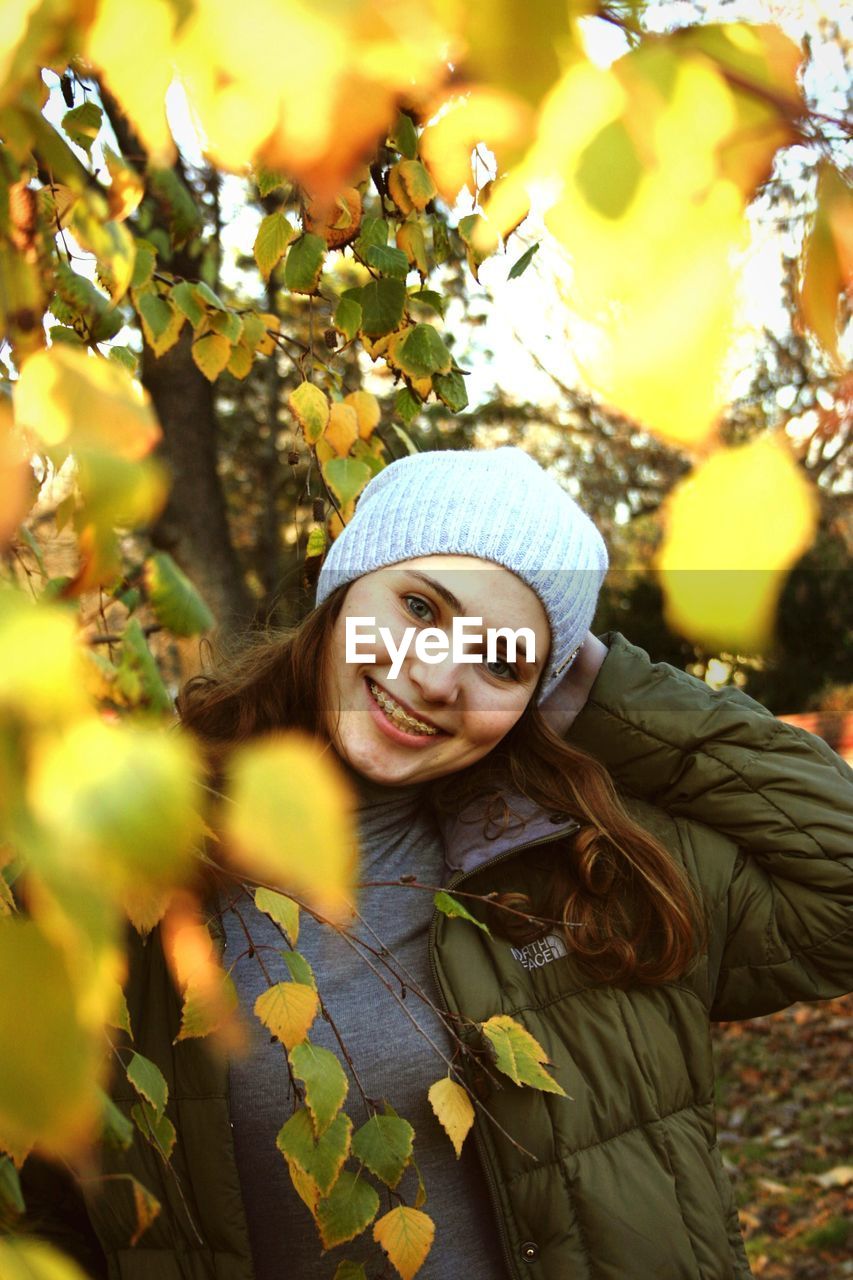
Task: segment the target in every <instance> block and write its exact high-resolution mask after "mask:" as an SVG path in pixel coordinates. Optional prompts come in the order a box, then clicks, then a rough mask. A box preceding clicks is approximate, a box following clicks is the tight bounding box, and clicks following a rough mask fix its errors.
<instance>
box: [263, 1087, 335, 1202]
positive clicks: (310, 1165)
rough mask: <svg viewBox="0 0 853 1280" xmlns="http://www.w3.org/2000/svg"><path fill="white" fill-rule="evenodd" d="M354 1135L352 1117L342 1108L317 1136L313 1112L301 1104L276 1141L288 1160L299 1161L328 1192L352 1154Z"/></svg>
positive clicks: (303, 1169) (326, 1193)
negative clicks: (351, 1142) (352, 1138)
mask: <svg viewBox="0 0 853 1280" xmlns="http://www.w3.org/2000/svg"><path fill="white" fill-rule="evenodd" d="M351 1137H352V1120H350V1118H349V1116H348V1115H347V1114H346V1112H345V1111H339V1112H338V1114H337V1115H336V1116H335V1118H334V1120H333V1121H332V1123H331V1124H330V1125H329V1127H328V1129H326V1131H325V1133H323V1134H322V1135H321V1136H320V1137H319V1138H315V1137H314V1126H313V1123H312V1120H311V1114H310V1112H309V1111H308V1109H307V1107H300V1109H299V1110H298V1111H294V1113H293V1115H292V1116H291V1117H290V1119H289V1120H287V1121H286V1122H285V1124H284V1125H282V1127H281V1129H280V1130H279V1134H278V1137H277V1138H276V1140H275V1143H276V1146H277V1147H278V1149H279V1151H280V1152H281V1154H282V1155H283V1156H284V1158H285V1159H286V1160H287V1161H288V1163H290V1162H291V1161H292V1162H293V1163H294V1164H295V1165H298V1167H299V1168H300V1169H301V1170H302V1172H303V1173H306V1174H307V1175H308V1177H309V1178H311V1179H312V1181H313V1182H314V1183H315V1185H316V1187H317V1190H318V1191H319V1193H320V1195H321V1196H327V1195H328V1194H329V1193H330V1191H331V1190H332V1188H333V1187H334V1185H335V1183H336V1181H337V1179H338V1175H339V1174H340V1172H341V1169H342V1168H343V1166H344V1161H345V1160H346V1158H347V1156H348V1155H349V1150H350V1140H351Z"/></svg>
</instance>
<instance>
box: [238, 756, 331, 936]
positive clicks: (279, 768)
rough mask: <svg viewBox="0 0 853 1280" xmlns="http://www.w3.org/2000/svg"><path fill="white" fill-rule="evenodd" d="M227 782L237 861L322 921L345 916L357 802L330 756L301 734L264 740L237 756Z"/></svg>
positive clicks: (253, 874) (250, 872)
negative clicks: (311, 907) (308, 904)
mask: <svg viewBox="0 0 853 1280" xmlns="http://www.w3.org/2000/svg"><path fill="white" fill-rule="evenodd" d="M229 774H230V777H229V785H228V795H229V797H230V800H231V803H230V804H229V805H228V806H227V808H226V811H225V824H226V831H227V836H228V840H229V846H230V851H231V854H232V857H233V858H234V860H235V861H236V862H238V864H239V865H240V866H242V867H244V868H246V870H247V871H248V872H249V874H250V875H252V876H253V877H254V878H256V879H259V880H266V881H269V882H271V883H272V884H275V885H276V886H277V887H280V888H281V889H283V890H284V891H285V892H293V893H295V894H298V895H300V896H301V895H302V894H305V895H306V896H308V897H310V899H311V901H312V902H313V903H314V904H316V905H317V906H318V908H319V909H320V910H321V911H323V912H324V914H329V913H332V914H338V913H340V912H341V911H342V910H344V908H345V907H346V905H347V902H348V899H349V898H350V896H351V894H352V878H353V875H354V872H355V837H354V833H353V829H352V818H351V805H352V799H351V795H350V793H349V790H348V788H347V786H346V783H345V781H344V778H343V775H342V774H341V773H340V771H339V770H338V769H336V768H335V767H334V765H333V764H332V762H331V761H330V759H329V757H328V755H324V754H323V753H321V752H320V751H319V749H318V747H317V745H316V743H314V742H313V741H312V740H311V739H309V738H305V737H303V736H301V735H299V734H295V733H291V734H286V735H281V736H277V737H267V738H265V739H264V740H263V741H261V742H257V743H253V744H251V745H247V746H245V747H241V748H239V749H238V750H236V751H235V752H234V754H233V756H232V763H231V767H230V770H229ZM284 833H286V839H283V838H282V837H283V834H284Z"/></svg>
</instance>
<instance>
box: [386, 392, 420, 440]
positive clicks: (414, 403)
mask: <svg viewBox="0 0 853 1280" xmlns="http://www.w3.org/2000/svg"><path fill="white" fill-rule="evenodd" d="M420 411H421V402H420V400H419V399H418V397H417V396H416V395H415V393H414V391H412V390H410V389H409V387H402V388H401V390H400V391H398V392H397V398H396V399H395V401H394V412H395V413H396V415H397V417H398V418H401V419H402V420H403V422H404V423H405V424H406V426H407V427H408V426H409V425H410V424H411V423H412V422H413V421H414V420H415V418H416V417H417V416H418V414H419V413H420ZM391 426H392V427H393V428H394V430H395V431H396V433H397V435H398V436H399V438H400V439H401V440H402V441H403V444H404V445H405V446H406V450H407V451H408V452H409V453H417V452H418V450H417V448H416V447H415V444H414V442H413V441H412V439H411V437H410V436H408V435H407V434H406V432H405V431H401V430H400V428H399V427H398V426H397V424H396V422H392V423H391Z"/></svg>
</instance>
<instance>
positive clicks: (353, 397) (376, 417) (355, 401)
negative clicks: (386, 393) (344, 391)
mask: <svg viewBox="0 0 853 1280" xmlns="http://www.w3.org/2000/svg"><path fill="white" fill-rule="evenodd" d="M344 404H351V405H352V407H353V409H355V412H356V415H357V417H358V434H359V436H360V437H361V439H362V440H369V439H370V437H371V435H372V434H373V431H374V428H375V427H378V426H379V422H380V419H381V417H382V412H381V410H380V408H379V401H378V400H377V399H376V396H374V395H371V394H370V392H369V391H351V392H350V393H349V395H348V396H345V397H344Z"/></svg>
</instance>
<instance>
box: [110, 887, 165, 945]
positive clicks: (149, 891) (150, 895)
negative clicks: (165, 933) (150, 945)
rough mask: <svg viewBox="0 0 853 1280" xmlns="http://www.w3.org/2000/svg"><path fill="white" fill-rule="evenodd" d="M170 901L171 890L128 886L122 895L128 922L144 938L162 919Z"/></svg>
mask: <svg viewBox="0 0 853 1280" xmlns="http://www.w3.org/2000/svg"><path fill="white" fill-rule="evenodd" d="M171 899H172V890H171V889H153V888H148V887H146V886H141V885H130V886H129V887H128V888H127V889H125V891H124V893H123V894H122V905H123V907H124V910H125V913H126V915H127V918H128V920H129V921H130V923H131V924H132V925H133V927H134V929H135V930H136V932H137V933H138V934H140V935H141V936H142V937H143V938H144V937H146V936H147V935H148V934H149V933H150V932H151V930H152V929H154V928H155V927H156V926H157V925H158V924H159V923H160V921H161V920H162V919H163V917H164V915H165V914H166V911H167V909H168V906H169V903H170V902H171Z"/></svg>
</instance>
